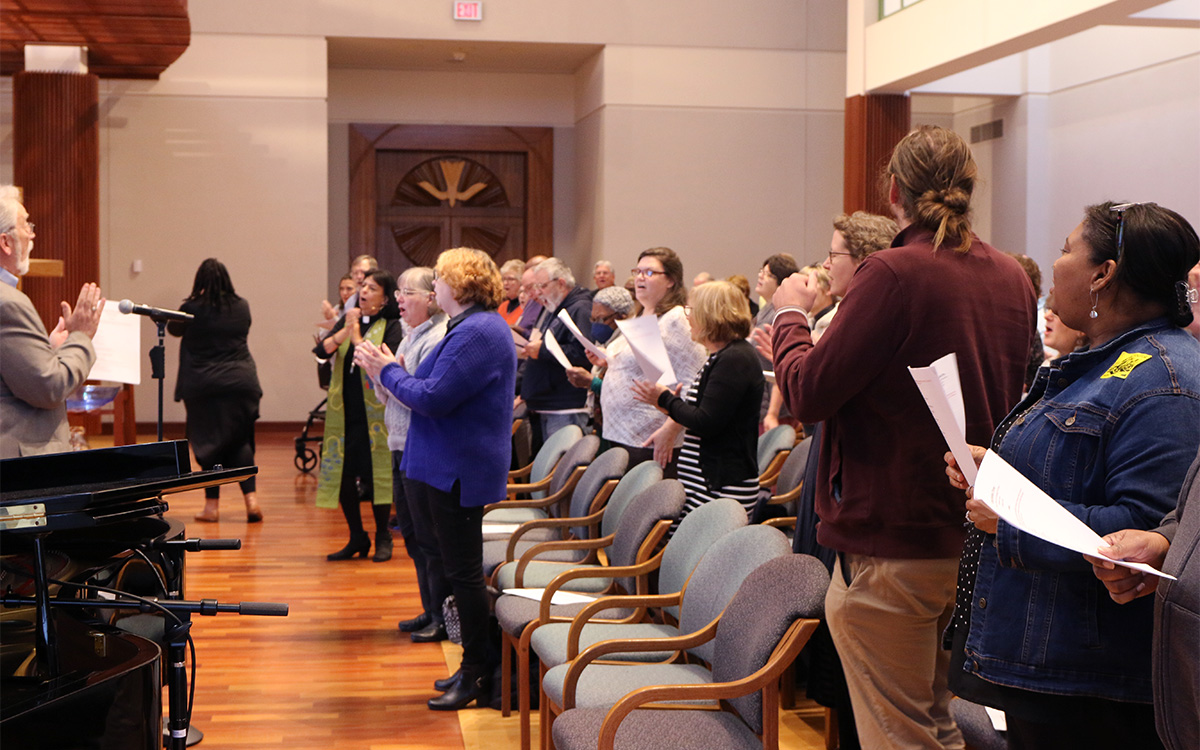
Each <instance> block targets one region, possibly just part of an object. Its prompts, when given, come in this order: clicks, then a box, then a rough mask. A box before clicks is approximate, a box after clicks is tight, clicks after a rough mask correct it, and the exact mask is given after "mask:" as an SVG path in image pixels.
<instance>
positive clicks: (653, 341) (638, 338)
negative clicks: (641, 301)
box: [617, 314, 679, 388]
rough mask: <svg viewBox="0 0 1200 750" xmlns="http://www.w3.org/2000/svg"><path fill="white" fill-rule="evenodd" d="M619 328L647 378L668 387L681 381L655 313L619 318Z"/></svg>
mask: <svg viewBox="0 0 1200 750" xmlns="http://www.w3.org/2000/svg"><path fill="white" fill-rule="evenodd" d="M617 328H619V329H621V333H623V334H625V340H626V341H628V342H629V348H630V349H631V350H632V351H633V357H634V359H636V360H637V363H638V366H639V367H641V368H642V374H644V375H645V376H646V380H649V381H651V382H653V383H658V384H659V385H665V386H667V387H668V388H670V387H671V386H673V385H675V383H677V382H679V379H678V378H677V377H675V369H674V368H673V367H671V359H670V357H668V356H667V347H666V344H664V343H663V340H662V332H661V331H659V330H658V318H657V317H655V316H654V315H652V314H651V315H640V316H638V317H636V318H630V319H629V320H618V321H617Z"/></svg>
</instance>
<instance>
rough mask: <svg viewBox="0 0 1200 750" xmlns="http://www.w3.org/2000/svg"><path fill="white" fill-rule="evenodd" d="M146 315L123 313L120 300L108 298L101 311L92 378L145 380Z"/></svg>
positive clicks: (93, 342) (119, 380)
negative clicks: (143, 340)
mask: <svg viewBox="0 0 1200 750" xmlns="http://www.w3.org/2000/svg"><path fill="white" fill-rule="evenodd" d="M141 323H142V316H140V315H123V314H121V311H120V310H118V309H117V303H116V302H114V301H113V300H108V301H107V302H105V303H104V309H103V310H101V311H100V327H99V328H97V329H96V335H95V336H93V337H92V348H94V349H95V350H96V364H94V365H92V371H91V372H89V373H88V380H112V381H115V382H117V383H132V384H134V385H137V384H138V383H141V382H142V325H141Z"/></svg>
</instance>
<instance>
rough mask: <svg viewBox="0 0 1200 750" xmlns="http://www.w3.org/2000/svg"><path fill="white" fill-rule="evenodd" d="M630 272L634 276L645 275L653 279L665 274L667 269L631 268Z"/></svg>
mask: <svg viewBox="0 0 1200 750" xmlns="http://www.w3.org/2000/svg"><path fill="white" fill-rule="evenodd" d="M629 273H631V274H632V275H633V276H635V277H636V276H645V277H646V278H647V279H653V278H654V277H655V276H665V275H666V273H667V272H666V271H655V270H654V269H653V268H631V269H629Z"/></svg>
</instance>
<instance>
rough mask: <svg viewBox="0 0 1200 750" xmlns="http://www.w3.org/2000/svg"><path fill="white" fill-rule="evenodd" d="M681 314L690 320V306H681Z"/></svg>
mask: <svg viewBox="0 0 1200 750" xmlns="http://www.w3.org/2000/svg"><path fill="white" fill-rule="evenodd" d="M683 314H684V315H686V316H688V317H689V318H690V317H692V306H691V305H684V306H683Z"/></svg>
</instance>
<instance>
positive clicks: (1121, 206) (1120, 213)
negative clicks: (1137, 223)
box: [1108, 203, 1158, 263]
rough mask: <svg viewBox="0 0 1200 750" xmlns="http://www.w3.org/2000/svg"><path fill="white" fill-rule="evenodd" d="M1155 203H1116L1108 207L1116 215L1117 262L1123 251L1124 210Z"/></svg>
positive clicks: (1154, 204) (1119, 260)
mask: <svg viewBox="0 0 1200 750" xmlns="http://www.w3.org/2000/svg"><path fill="white" fill-rule="evenodd" d="M1156 205H1158V204H1157V203H1118V204H1117V205H1115V206H1113V207H1111V208H1109V209H1108V210H1109V211H1112V212H1113V213H1115V214H1116V215H1117V262H1118V263H1120V262H1121V255H1123V254H1124V252H1125V212H1126V211H1128V210H1129V209H1131V208H1133V207H1134V206H1156Z"/></svg>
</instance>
